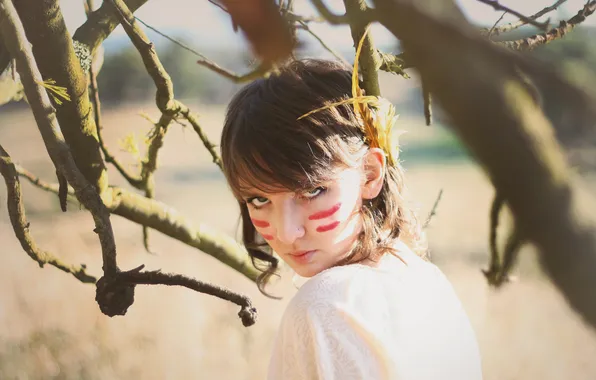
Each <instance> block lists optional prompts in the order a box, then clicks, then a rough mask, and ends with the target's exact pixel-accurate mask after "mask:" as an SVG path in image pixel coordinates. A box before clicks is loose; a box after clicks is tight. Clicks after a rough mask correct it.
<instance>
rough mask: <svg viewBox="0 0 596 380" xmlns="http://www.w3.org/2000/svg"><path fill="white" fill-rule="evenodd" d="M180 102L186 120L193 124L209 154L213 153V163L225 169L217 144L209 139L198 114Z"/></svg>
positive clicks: (181, 112)
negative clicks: (197, 116)
mask: <svg viewBox="0 0 596 380" xmlns="http://www.w3.org/2000/svg"><path fill="white" fill-rule="evenodd" d="M178 104H179V105H180V114H181V115H182V116H184V118H185V119H186V120H188V122H189V123H190V125H192V128H193V129H194V130H195V132H196V134H197V135H198V136H199V138H200V139H201V141H202V142H203V145H204V146H205V148H206V149H207V151H208V152H209V154H211V157H212V158H213V163H214V164H215V165H217V166H218V167H219V168H220V169H221V170H223V163H222V161H221V157H220V156H219V153H217V150H216V149H215V145H214V144H213V143H212V142H211V141H210V140H209V138H208V137H207V134H206V133H205V131H203V128H201V125H200V124H199V121H198V120H197V118H196V116H195V115H193V114H192V113H191V112H190V109H188V107H187V106H185V105H184V104H182V103H180V102H178Z"/></svg>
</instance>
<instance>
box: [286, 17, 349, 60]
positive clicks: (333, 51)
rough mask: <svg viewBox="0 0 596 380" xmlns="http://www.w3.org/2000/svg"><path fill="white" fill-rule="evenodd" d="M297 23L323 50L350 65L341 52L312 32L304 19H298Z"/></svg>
mask: <svg viewBox="0 0 596 380" xmlns="http://www.w3.org/2000/svg"><path fill="white" fill-rule="evenodd" d="M298 24H299V25H300V26H302V29H304V30H305V31H306V32H308V33H309V34H310V35H311V36H313V37H314V38H315V39H316V40H317V41H319V43H320V44H321V46H322V47H323V48H324V49H325V50H327V51H328V52H329V53H331V54H333V55H334V56H335V58H337V59H338V60H340V61H341V62H343V63H344V64H345V65H347V66H351V64H350V63H349V62H348V61H346V59H345V58H344V57H342V56H341V54H339V53H338V52H336V51H335V50H334V49H333V48H332V47H331V46H329V45H327V44H326V43H325V41H323V40H322V39H321V37H319V36H318V35H317V34H316V33H315V32H313V31H312V29H311V28H310V27H309V26H308V24H307V23H306V22H304V21H298Z"/></svg>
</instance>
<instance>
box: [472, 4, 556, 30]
mask: <svg viewBox="0 0 596 380" xmlns="http://www.w3.org/2000/svg"><path fill="white" fill-rule="evenodd" d="M478 1H479V2H481V3H484V4H486V5H490V6H491V7H493V8H494V9H495V10H497V11H504V12H507V13H510V14H512V15H514V16H515V17H517V18H519V19H520V20H521V21H523V22H524V23H526V24H530V25H534V26H535V27H537V28H538V29H541V30H544V31H546V30H547V29H548V24H549V23H548V22H538V21H536V20H535V19H532V18H531V17H527V16H524V15H523V14H521V13H519V12H517V11H515V10H513V9H511V8H509V7H506V6H504V5H502V4H500V3H499V0H478Z"/></svg>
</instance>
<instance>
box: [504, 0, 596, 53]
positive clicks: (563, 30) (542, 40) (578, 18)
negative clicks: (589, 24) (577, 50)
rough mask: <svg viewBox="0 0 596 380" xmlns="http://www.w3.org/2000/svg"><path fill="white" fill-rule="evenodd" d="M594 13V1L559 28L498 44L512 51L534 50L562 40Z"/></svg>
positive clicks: (560, 24) (595, 2) (562, 22)
mask: <svg viewBox="0 0 596 380" xmlns="http://www.w3.org/2000/svg"><path fill="white" fill-rule="evenodd" d="M594 11H596V1H594V0H593V1H590V2H588V3H586V4H585V5H584V7H583V8H582V9H581V10H580V11H579V12H578V13H577V14H576V15H575V16H573V17H572V18H570V19H569V20H567V21H561V22H560V23H559V26H558V27H557V28H553V29H551V30H549V31H548V32H546V33H542V34H537V35H534V36H531V37H528V38H522V39H519V40H515V41H502V42H498V44H499V45H501V46H504V47H506V48H509V49H512V50H533V49H535V48H536V47H538V46H541V45H545V44H547V43H549V42H552V41H554V40H557V39H560V38H562V37H563V36H565V35H566V34H567V33H569V32H571V31H572V30H573V29H574V28H575V27H576V26H577V25H579V24H581V23H582V22H584V21H585V20H586V18H587V17H588V16H590V15H592V14H593V13H594Z"/></svg>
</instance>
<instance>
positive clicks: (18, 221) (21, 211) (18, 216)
mask: <svg viewBox="0 0 596 380" xmlns="http://www.w3.org/2000/svg"><path fill="white" fill-rule="evenodd" d="M0 174H2V176H3V177H4V181H5V182H6V190H7V199H6V204H7V207H8V215H9V216H10V222H11V223H12V228H13V230H14V233H15V235H16V237H17V239H19V242H20V243H21V247H23V250H25V252H27V254H28V255H29V257H31V258H32V259H33V260H35V261H36V262H37V263H38V264H39V267H40V268H43V266H44V265H45V264H50V265H52V266H54V267H56V268H58V269H60V270H61V271H63V272H66V273H70V274H72V275H73V276H74V277H75V278H76V279H78V280H79V281H81V282H83V283H87V284H94V283H95V282H96V281H97V279H96V278H95V277H93V276H91V275H89V274H87V272H86V266H85V265H84V264H82V265H78V266H77V265H68V264H65V263H63V262H62V261H61V260H59V259H58V258H56V257H55V256H54V255H52V254H51V253H48V252H45V251H42V250H40V249H39V247H38V246H37V244H35V241H34V240H33V237H32V236H31V234H30V233H29V222H28V221H27V217H26V216H25V205H24V204H23V197H22V194H21V183H20V181H19V176H18V173H17V169H16V168H15V165H14V163H13V162H12V160H11V158H10V156H9V155H8V153H7V152H6V150H4V148H3V147H2V145H0ZM56 192H58V188H57V187H56Z"/></svg>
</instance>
